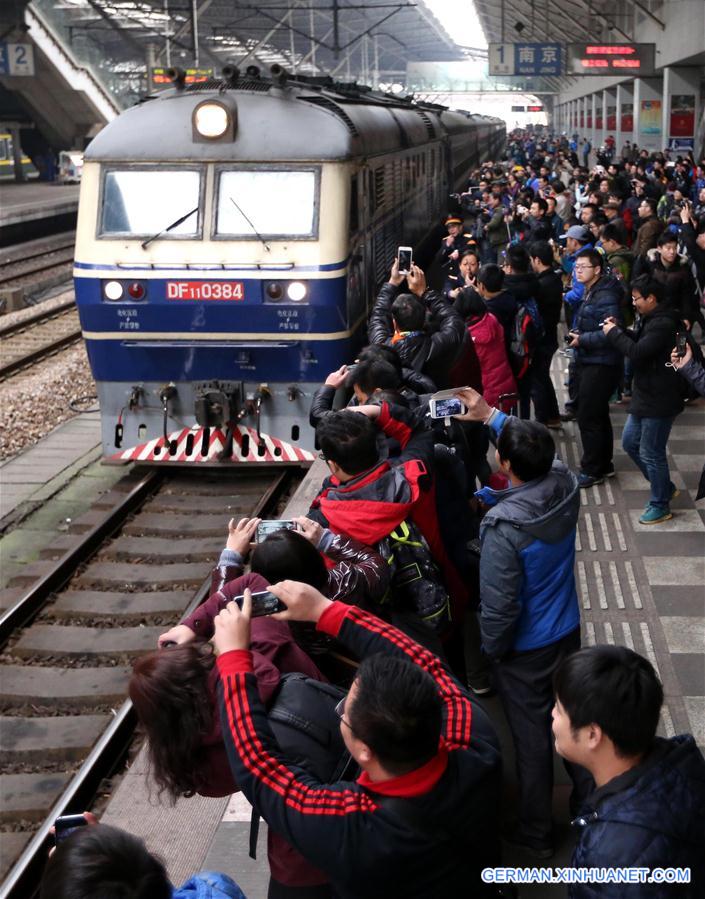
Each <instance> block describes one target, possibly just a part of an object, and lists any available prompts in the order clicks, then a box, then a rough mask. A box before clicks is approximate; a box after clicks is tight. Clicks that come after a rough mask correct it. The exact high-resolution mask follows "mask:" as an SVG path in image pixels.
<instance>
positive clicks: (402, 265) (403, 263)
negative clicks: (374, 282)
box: [399, 247, 411, 272]
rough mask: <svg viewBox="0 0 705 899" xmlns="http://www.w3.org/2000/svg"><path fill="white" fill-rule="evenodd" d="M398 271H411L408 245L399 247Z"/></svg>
mask: <svg viewBox="0 0 705 899" xmlns="http://www.w3.org/2000/svg"><path fill="white" fill-rule="evenodd" d="M399 271H400V272H410V271H411V249H410V247H399Z"/></svg>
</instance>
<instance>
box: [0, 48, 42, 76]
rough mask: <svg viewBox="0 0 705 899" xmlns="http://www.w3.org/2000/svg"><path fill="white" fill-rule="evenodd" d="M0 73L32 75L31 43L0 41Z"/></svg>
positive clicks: (32, 53)
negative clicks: (5, 42) (6, 42)
mask: <svg viewBox="0 0 705 899" xmlns="http://www.w3.org/2000/svg"><path fill="white" fill-rule="evenodd" d="M0 75H34V47H33V46H32V44H3V43H0Z"/></svg>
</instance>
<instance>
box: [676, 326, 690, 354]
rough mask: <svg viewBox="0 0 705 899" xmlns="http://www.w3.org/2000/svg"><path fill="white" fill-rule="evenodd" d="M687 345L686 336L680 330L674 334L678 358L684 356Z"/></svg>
mask: <svg viewBox="0 0 705 899" xmlns="http://www.w3.org/2000/svg"><path fill="white" fill-rule="evenodd" d="M687 346H688V337H687V335H686V334H684V333H683V332H682V331H680V332H679V333H678V334H676V352H677V354H678V358H679V359H682V358H683V356H685V351H686V347H687Z"/></svg>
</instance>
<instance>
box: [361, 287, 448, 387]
mask: <svg viewBox="0 0 705 899" xmlns="http://www.w3.org/2000/svg"><path fill="white" fill-rule="evenodd" d="M398 294H399V288H398V287H396V286H395V285H394V284H389V283H387V284H385V285H384V286H383V287H382V289H381V291H380V292H379V296H378V297H377V301H376V302H375V305H374V309H373V310H372V312H371V313H370V319H369V322H368V324H367V333H368V336H369V340H370V343H371V344H387V345H391V343H392V337H393V335H394V327H393V323H392V303H393V302H394V300H395V299H396V298H397V295H398ZM421 301H422V302H423V303H424V305H425V306H426V308H427V309H428V312H429V313H430V315H431V316H432V317H433V318H434V319H435V320H436V322H437V324H438V330H437V331H434V332H431V331H430V330H426V329H424V330H422V331H411V332H409V333H408V334H407V335H406V336H404V337H403V338H402V339H401V340H398V341H397V342H396V343H394V349H395V350H396V351H397V353H398V354H399V357H400V358H401V361H402V365H404V366H406V367H408V368H413V369H415V370H416V371H419V372H423V374H425V375H427V376H428V377H429V378H430V379H431V380H432V381H433V382H434V384H436V385H437V387H438V389H439V390H442V389H444V388H446V387H449V386H451V385H450V383H449V373H450V369H451V367H452V365H453V363H454V361H455V360H456V358H457V356H458V354H459V352H460V347H461V344H462V341H463V336H464V333H465V327H464V324H463V320H462V318H461V317H460V315H459V314H458V312H457V311H456V310H455V308H454V307H453V306H451V304H450V303H449V302H448V301H447V300H446V299H445V298H444V297H442V296H441V295H440V294H439V293H436V291H435V290H427V291H426V292H425V293H424V295H423V297H422V299H421Z"/></svg>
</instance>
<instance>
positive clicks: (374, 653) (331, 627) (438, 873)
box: [215, 581, 501, 899]
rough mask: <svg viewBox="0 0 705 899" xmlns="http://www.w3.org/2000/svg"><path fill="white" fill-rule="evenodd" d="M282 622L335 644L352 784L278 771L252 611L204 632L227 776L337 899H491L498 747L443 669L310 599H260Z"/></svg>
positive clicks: (303, 591)
mask: <svg viewBox="0 0 705 899" xmlns="http://www.w3.org/2000/svg"><path fill="white" fill-rule="evenodd" d="M271 590H272V592H273V593H275V594H276V595H277V596H278V597H279V598H280V599H281V600H282V602H283V603H285V605H286V606H287V611H285V612H282V613H280V615H279V616H278V617H281V618H283V619H285V620H291V621H312V622H315V623H316V626H317V628H318V630H319V631H321V632H322V633H324V634H328V635H330V636H333V637H336V638H338V639H339V640H340V641H341V642H342V643H344V644H345V645H346V646H347V647H348V649H349V650H350V651H351V652H352V653H353V654H354V655H355V656H356V657H357V658H359V659H361V660H362V661H361V663H360V667H359V669H358V673H357V675H356V677H355V680H354V682H353V684H352V686H351V688H350V692H349V693H348V695H347V697H346V698H345V701H344V702H343V703H341V705H340V706H339V707H338V715H339V717H340V728H341V732H342V735H343V739H344V741H345V744H346V746H347V748H348V750H349V751H350V753H351V755H352V757H353V758H354V759H355V760H356V762H357V763H358V765H359V766H360V768H361V769H362V773H361V775H360V776H359V777H358V779H357V780H356V781H339V782H337V783H332V784H322V783H319V782H317V781H316V780H315V779H314V778H313V777H312V776H311V775H310V774H308V773H307V772H306V771H304V770H303V769H301V768H298V767H296V766H295V765H292V764H290V763H288V762H287V759H286V757H285V756H284V755H283V754H282V752H281V751H280V749H279V747H278V745H277V742H276V740H275V738H274V735H273V734H272V731H271V730H270V728H269V725H268V722H267V716H266V712H265V709H264V706H263V705H262V703H261V701H260V699H259V696H258V693H257V683H256V680H255V677H254V675H253V673H252V656H251V653H250V651H249V643H250V614H249V613H250V606H249V600H248V598H247V595H246V600H245V603H244V608H243V610H242V611H241V610H240V608H239V607H238V606H237V605H236V604H235V603H233V602H231V603H229V605H228V606H227V607H226V608H225V609H224V610H223V611H222V612H220V614H219V615H218V617H217V618H216V620H215V645H216V650H217V652H218V660H217V665H218V670H219V673H220V678H221V718H222V723H223V733H224V736H225V742H226V747H227V750H228V756H229V759H230V765H231V767H232V770H233V774H234V776H235V779H236V781H237V783H238V784H240V786H241V788H242V792H243V793H244V794H245V796H246V797H247V799H248V800H249V801H250V802H251V803H252V804H253V805H254V806H255V808H257V809H258V811H259V812H260V814H261V815H262V817H263V818H264V819H265V821H266V822H267V823H268V825H269V826H270V827H271V828H273V829H274V830H275V831H277V832H278V833H280V834H282V835H283V836H284V837H285V838H286V839H287V840H288V841H289V842H290V843H291V845H293V846H295V847H296V848H297V849H298V850H299V852H301V854H302V855H303V856H304V857H305V858H307V859H308V860H309V861H310V862H311V863H312V864H314V865H316V866H317V867H319V868H321V869H322V870H324V871H325V872H326V873H327V874H328V876H329V878H330V880H331V883H332V885H333V888H334V890H335V894H336V896H337V897H340V899H353V897H356V899H359V897H365V899H376V897H379V899H382V897H384V899H392V897H397V896H398V897H404V899H436V897H456V896H472V897H482V896H486V895H494V893H492V892H491V890H492V888H491V887H488V886H486V885H485V884H484V883H483V881H482V878H481V871H482V869H483V868H487V867H493V866H495V865H497V864H498V862H499V848H498V847H499V838H498V826H497V815H498V811H499V801H500V782H501V761H500V752H499V748H498V743H497V739H496V736H495V733H494V730H493V728H492V725H491V724H490V723H489V720H488V719H487V717H486V716H485V714H484V712H483V711H482V709H481V708H480V707H479V706H476V705H474V704H472V703H471V702H470V700H469V698H468V695H467V694H466V693H465V692H464V691H463V690H462V689H461V688H460V687H459V686H458V684H457V682H456V681H455V680H454V679H453V678H452V676H451V675H450V674H449V673H448V671H447V670H446V668H445V667H444V666H443V664H442V663H441V662H440V660H439V659H438V658H437V657H436V656H434V655H433V654H432V653H431V652H429V651H428V650H426V649H424V648H423V647H422V646H420V645H419V644H417V643H414V642H413V641H412V640H410V639H409V638H408V637H407V636H406V635H405V634H403V633H401V631H399V630H397V629H396V628H394V627H392V626H391V625H389V624H386V623H385V622H383V621H381V620H380V619H378V618H376V617H375V616H374V615H371V614H370V613H369V612H365V611H363V610H361V609H359V608H357V607H356V606H350V605H346V604H345V603H341V602H331V601H330V600H329V599H326V598H325V597H324V596H323V595H322V594H321V593H319V592H318V591H317V590H315V589H314V588H313V587H309V586H308V585H305V584H300V583H296V582H294V581H283V582H282V583H280V584H277V585H274V586H273V587H271Z"/></svg>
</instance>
